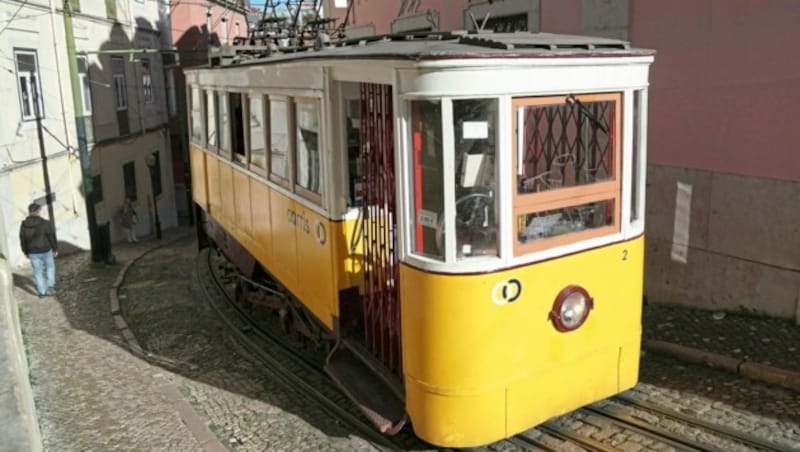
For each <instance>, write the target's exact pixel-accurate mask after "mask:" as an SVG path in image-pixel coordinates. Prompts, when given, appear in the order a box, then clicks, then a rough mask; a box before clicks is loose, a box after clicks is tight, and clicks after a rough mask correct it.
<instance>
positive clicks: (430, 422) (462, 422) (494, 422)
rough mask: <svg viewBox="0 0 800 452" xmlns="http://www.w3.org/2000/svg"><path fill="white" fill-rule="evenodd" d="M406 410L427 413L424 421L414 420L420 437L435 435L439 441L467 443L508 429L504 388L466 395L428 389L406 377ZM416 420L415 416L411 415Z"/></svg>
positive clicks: (492, 438)
mask: <svg viewBox="0 0 800 452" xmlns="http://www.w3.org/2000/svg"><path fill="white" fill-rule="evenodd" d="M405 389H406V410H407V411H408V412H409V413H425V416H426V417H425V419H424V422H414V424H413V427H414V433H416V434H417V435H418V436H419V437H420V438H424V439H425V438H436V440H437V442H436V443H435V444H437V445H447V446H449V447H467V446H472V445H475V444H486V443H489V442H494V441H496V440H497V439H498V438H497V432H505V430H506V413H505V411H506V406H505V390H504V389H498V390H495V391H488V392H484V393H481V394H478V395H473V396H467V397H450V396H446V395H440V394H436V393H430V392H426V388H425V387H424V386H421V385H420V383H419V382H417V381H414V380H413V379H410V378H406V380H405ZM412 420H413V417H412Z"/></svg>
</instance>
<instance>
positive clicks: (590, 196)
mask: <svg viewBox="0 0 800 452" xmlns="http://www.w3.org/2000/svg"><path fill="white" fill-rule="evenodd" d="M564 97H565V95H556V96H530V97H527V96H526V97H513V98H512V99H511V107H512V111H511V119H512V121H511V124H510V127H511V130H512V133H511V136H512V140H511V146H512V153H511V155H512V170H513V171H514V173H513V177H511V180H510V181H509V184H510V186H511V187H510V188H511V196H512V205H513V208H512V216H511V218H510V221H511V225H512V231H513V257H521V256H525V255H527V254H531V253H535V252H538V251H543V250H547V249H551V248H556V247H559V246H564V245H569V244H573V243H576V242H582V241H584V240H589V239H593V238H598V237H603V236H610V235H613V234H618V233H620V232H621V231H622V202H623V194H622V185H623V173H622V160H623V136H622V118H623V114H622V113H623V111H622V110H623V105H624V104H623V101H624V97H623V93H622V92H613V93H588V94H581V95H576V98H577V99H578V100H580V101H581V102H607V101H612V102H614V105H615V108H614V134H613V136H614V148H613V150H612V152H613V158H614V166H613V168H614V179H613V180H608V181H603V182H596V183H591V184H584V185H576V186H572V187H565V188H557V189H552V190H547V191H544V192H539V193H524V194H520V193H519V192H518V187H517V174H518V172H517V171H518V168H519V151H520V149H519V134H518V132H517V129H518V122H517V111H518V109H519V108H525V107H537V106H546V105H558V104H562V103H563V102H564ZM507 188H508V187H507ZM609 199H611V200H613V201H614V207H613V211H614V214H613V223H612V224H611V225H607V226H601V227H597V228H592V229H587V230H583V231H578V232H572V233H567V234H562V235H558V236H554V237H548V238H541V239H536V240H533V241H530V242H529V243H520V242H519V240H518V239H517V235H518V233H519V225H518V222H519V217H520V216H523V215H528V214H532V213H537V212H544V211H548V210H555V209H561V208H566V207H572V206H577V205H580V204H585V203H590V202H597V201H604V200H609ZM507 220H508V219H507Z"/></svg>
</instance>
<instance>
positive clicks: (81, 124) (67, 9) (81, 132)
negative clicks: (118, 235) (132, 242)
mask: <svg viewBox="0 0 800 452" xmlns="http://www.w3.org/2000/svg"><path fill="white" fill-rule="evenodd" d="M64 35H65V41H66V45H67V63H68V64H69V79H70V85H71V87H72V105H73V107H74V108H75V130H76V132H77V135H78V155H80V160H81V174H82V175H83V191H84V200H85V201H86V219H87V221H88V223H89V225H88V226H89V242H90V243H91V249H92V261H93V262H101V261H103V260H105V259H106V258H107V257H108V256H107V254H106V253H107V246H106V247H105V248H106V249H103V248H104V247H103V246H102V244H101V243H99V241H98V238H99V237H98V230H97V215H96V214H95V210H94V186H93V184H92V169H91V163H90V161H89V149H88V147H87V145H86V122H85V120H86V118H85V117H84V116H83V100H82V99H81V92H80V89H81V84H80V80H79V79H78V59H77V55H76V53H75V35H74V33H73V31H72V4H71V3H70V0H64Z"/></svg>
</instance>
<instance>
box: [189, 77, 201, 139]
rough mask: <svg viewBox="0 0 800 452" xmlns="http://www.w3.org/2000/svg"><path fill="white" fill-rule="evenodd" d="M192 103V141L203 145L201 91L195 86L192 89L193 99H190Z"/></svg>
mask: <svg viewBox="0 0 800 452" xmlns="http://www.w3.org/2000/svg"><path fill="white" fill-rule="evenodd" d="M189 102H191V112H192V115H191V117H190V120H191V122H192V125H191V128H192V141H193V142H195V143H202V142H203V122H202V121H203V119H202V112H201V110H200V90H199V89H198V88H197V87H196V86H193V87H192V88H191V97H190V99H189Z"/></svg>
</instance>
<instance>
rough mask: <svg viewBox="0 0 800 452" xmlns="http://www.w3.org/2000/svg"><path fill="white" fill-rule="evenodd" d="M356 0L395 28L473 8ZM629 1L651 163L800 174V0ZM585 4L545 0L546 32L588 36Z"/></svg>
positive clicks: (455, 16) (449, 22)
mask: <svg viewBox="0 0 800 452" xmlns="http://www.w3.org/2000/svg"><path fill="white" fill-rule="evenodd" d="M354 1H355V5H354V9H355V19H356V25H362V24H369V23H373V24H374V25H375V26H376V32H377V33H387V32H389V28H390V24H391V22H392V20H393V19H395V18H396V17H398V16H400V15H412V14H415V13H419V12H424V11H426V10H427V9H435V10H437V11H439V14H440V16H439V17H440V29H442V30H450V29H459V28H463V26H464V24H463V11H464V8H466V7H467V6H468V5H469V2H468V1H467V0H403V1H396V2H387V1H386V0H354ZM620 1H621V0H620ZM627 1H628V24H629V25H628V30H627V31H628V39H629V40H630V41H631V43H632V44H633V45H634V46H638V47H646V48H653V49H655V50H656V51H657V52H658V53H657V54H656V60H655V64H654V65H653V67H652V72H651V91H650V111H649V113H650V128H649V140H648V141H649V158H650V162H651V163H654V164H660V165H666V166H675V167H685V168H695V169H702V170H709V171H715V172H722V173H732V174H741V175H747V176H757V177H769V178H776V179H784V180H795V181H797V180H800V58H798V57H797V56H796V53H797V52H794V51H793V50H792V49H793V48H794V47H793V46H794V43H796V42H800V25H799V24H800V2H798V1H797V0H771V1H764V0H673V1H669V2H666V1H652V0H627ZM582 3H583V2H582V1H581V0H541V9H540V25H541V30H542V31H544V32H552V33H570V34H576V33H581V32H582V30H581V27H582V22H584V21H582V14H583V11H582V6H581V5H582ZM619 7H621V8H623V10H624V8H625V7H624V3H623V4H621V5H620V6H619ZM328 11H330V12H331V14H332V16H333V17H339V18H341V17H343V16H344V13H345V11H346V10H345V9H344V8H333V0H329V1H328ZM401 13H402V14H401ZM597 20H600V21H602V20H603V19H602V18H598V19H597ZM339 22H341V20H340V21H339ZM597 25H598V29H602V25H603V24H597ZM622 26H623V27H624V25H622Z"/></svg>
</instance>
